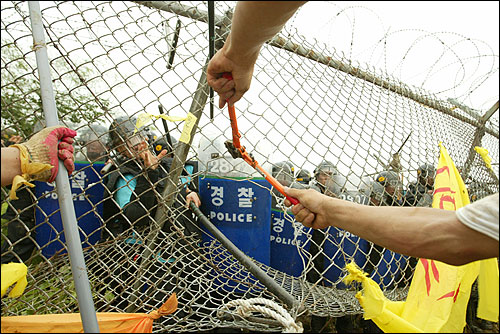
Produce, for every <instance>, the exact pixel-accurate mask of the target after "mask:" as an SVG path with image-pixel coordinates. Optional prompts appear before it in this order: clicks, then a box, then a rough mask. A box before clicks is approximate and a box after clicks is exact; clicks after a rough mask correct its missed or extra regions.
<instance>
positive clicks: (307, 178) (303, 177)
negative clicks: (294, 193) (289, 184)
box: [296, 168, 311, 184]
mask: <svg viewBox="0 0 500 334" xmlns="http://www.w3.org/2000/svg"><path fill="white" fill-rule="evenodd" d="M296 180H297V182H299V183H302V184H309V182H311V172H309V171H308V170H307V169H304V168H301V169H299V171H298V172H297V177H296Z"/></svg>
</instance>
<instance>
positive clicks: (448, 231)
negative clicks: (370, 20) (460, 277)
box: [329, 199, 498, 265]
mask: <svg viewBox="0 0 500 334" xmlns="http://www.w3.org/2000/svg"><path fill="white" fill-rule="evenodd" d="M329 204H330V205H329V219H331V222H332V224H334V225H335V226H337V227H339V228H342V229H345V230H348V231H350V232H351V233H354V234H356V235H358V236H359V237H361V238H363V239H366V240H370V241H372V242H373V243H375V244H378V245H380V246H383V247H385V248H388V249H390V250H392V251H394V252H397V253H401V254H405V255H409V256H413V257H419V258H428V259H434V260H439V261H442V262H446V263H449V264H455V265H459V264H463V263H467V262H470V261H474V260H477V259H480V258H484V257H495V256H498V251H497V252H496V254H495V253H494V252H492V253H480V250H481V249H484V247H481V246H482V245H484V244H485V243H491V244H492V245H493V243H495V242H496V241H495V240H493V239H491V238H489V237H487V236H485V235H482V234H481V233H479V232H476V231H473V230H471V229H469V228H467V227H466V226H465V225H463V224H462V223H460V222H459V221H458V219H457V218H456V215H455V212H454V211H446V210H439V209H432V208H420V207H416V208H408V207H369V206H364V205H359V204H355V203H351V202H346V201H341V200H336V199H332V200H331V201H329ZM496 243H497V245H496V247H493V246H494V245H493V246H492V247H490V249H498V242H496Z"/></svg>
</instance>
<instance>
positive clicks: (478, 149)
mask: <svg viewBox="0 0 500 334" xmlns="http://www.w3.org/2000/svg"><path fill="white" fill-rule="evenodd" d="M474 150H475V151H476V152H477V153H479V155H480V156H481V158H483V161H484V164H485V165H486V167H488V168H489V169H491V157H490V156H489V155H488V153H489V152H488V150H487V149H485V148H483V147H480V146H475V147H474Z"/></svg>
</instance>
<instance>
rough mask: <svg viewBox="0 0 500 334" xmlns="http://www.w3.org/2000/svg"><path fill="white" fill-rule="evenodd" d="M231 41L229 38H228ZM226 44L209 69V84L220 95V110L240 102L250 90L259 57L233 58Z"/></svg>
mask: <svg viewBox="0 0 500 334" xmlns="http://www.w3.org/2000/svg"><path fill="white" fill-rule="evenodd" d="M228 40H229V37H228ZM229 44H230V43H229V42H226V44H224V47H223V48H222V49H220V50H219V51H218V52H217V53H216V54H215V55H214V56H213V57H212V59H211V60H210V62H209V63H208V67H207V82H208V84H209V85H210V87H212V88H213V89H214V91H216V92H217V94H219V108H221V109H222V108H224V106H225V105H226V101H227V102H228V103H229V105H230V106H232V105H234V103H235V102H237V101H239V100H240V99H241V97H242V96H243V94H245V93H246V91H247V90H248V89H249V88H250V82H251V81H252V75H253V68H254V65H255V61H256V60H257V57H256V56H258V54H257V55H252V56H248V57H240V58H236V57H231V55H230V53H228V52H227V50H228V49H229V47H228V45H229ZM223 73H231V75H232V77H233V80H228V79H226V78H223V77H222V74H223Z"/></svg>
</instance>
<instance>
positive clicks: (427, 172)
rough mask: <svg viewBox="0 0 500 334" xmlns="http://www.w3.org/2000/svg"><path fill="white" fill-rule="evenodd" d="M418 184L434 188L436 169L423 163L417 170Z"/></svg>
mask: <svg viewBox="0 0 500 334" xmlns="http://www.w3.org/2000/svg"><path fill="white" fill-rule="evenodd" d="M417 176H418V182H419V183H420V184H421V185H423V186H427V187H433V186H434V177H435V176H436V168H435V167H434V166H433V165H431V164H428V163H423V164H421V165H420V166H418V169H417Z"/></svg>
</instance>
